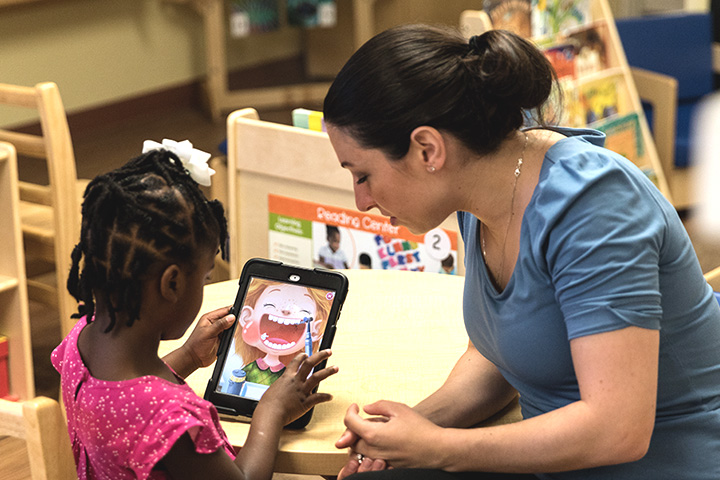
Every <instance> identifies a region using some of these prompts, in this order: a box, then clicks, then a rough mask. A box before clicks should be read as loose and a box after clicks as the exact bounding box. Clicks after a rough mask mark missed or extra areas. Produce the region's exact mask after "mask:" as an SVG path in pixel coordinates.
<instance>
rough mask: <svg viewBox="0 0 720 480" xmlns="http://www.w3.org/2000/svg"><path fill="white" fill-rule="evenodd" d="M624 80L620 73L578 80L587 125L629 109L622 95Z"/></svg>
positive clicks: (580, 99)
mask: <svg viewBox="0 0 720 480" xmlns="http://www.w3.org/2000/svg"><path fill="white" fill-rule="evenodd" d="M622 82H623V78H622V76H621V75H619V74H617V75H610V76H604V77H600V78H596V79H593V80H590V81H582V82H578V87H577V88H578V100H579V102H580V106H581V108H582V111H583V116H584V121H585V123H586V124H587V125H592V124H594V123H595V122H598V121H600V120H603V119H606V118H610V117H612V116H615V115H618V114H620V113H622V112H626V111H627V110H628V108H627V107H626V105H624V102H623V100H624V98H623V96H621V95H620V93H621V90H620V89H621V88H622Z"/></svg>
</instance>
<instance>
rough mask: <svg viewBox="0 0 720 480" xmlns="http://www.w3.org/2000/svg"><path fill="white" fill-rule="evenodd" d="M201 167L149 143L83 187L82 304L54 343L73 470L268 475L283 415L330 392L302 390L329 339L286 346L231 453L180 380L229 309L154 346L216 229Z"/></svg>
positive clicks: (78, 264) (78, 291) (210, 343)
mask: <svg viewBox="0 0 720 480" xmlns="http://www.w3.org/2000/svg"><path fill="white" fill-rule="evenodd" d="M171 148H172V147H171ZM175 151H176V152H178V153H179V154H180V155H181V157H183V158H184V157H185V156H186V155H185V154H184V153H183V151H182V150H179V149H175ZM187 156H188V157H190V156H191V155H187ZM199 170H202V168H200V169H198V166H197V164H196V162H195V161H194V159H193V161H185V160H181V158H180V157H179V156H178V155H176V153H173V152H170V151H168V150H166V149H163V148H161V149H156V150H150V151H149V152H147V153H145V154H143V155H142V156H140V157H138V158H136V159H134V160H131V161H130V162H129V163H128V164H126V165H125V166H123V167H121V168H119V169H117V170H115V171H112V172H110V173H107V174H104V175H101V176H99V177H97V178H95V179H94V180H93V181H92V182H90V184H89V185H88V188H87V190H86V191H85V200H84V203H83V207H82V230H81V236H80V243H78V244H77V246H76V247H75V250H74V251H73V255H72V262H73V263H72V268H71V272H70V276H69V278H68V289H69V290H70V292H71V293H72V294H73V296H75V298H76V299H77V300H78V301H79V302H80V307H79V311H80V315H81V316H82V318H81V319H80V321H79V322H78V323H77V325H76V326H75V327H74V328H73V330H72V332H71V333H70V334H69V335H68V336H67V338H65V339H64V340H63V342H62V343H61V344H60V346H58V347H57V348H56V349H55V351H54V352H53V355H52V361H53V365H54V366H55V368H56V369H57V370H58V371H59V372H60V374H61V376H62V396H63V401H64V403H65V408H66V410H67V418H68V430H69V433H70V437H71V442H72V446H73V453H74V457H75V463H76V465H77V470H78V476H79V477H80V479H86V478H90V479H94V478H108V479H114V480H116V479H123V478H133V479H134V478H140V479H144V478H154V479H157V478H174V479H190V478H223V479H225V478H228V479H243V478H253V479H256V478H257V479H269V478H271V477H272V470H273V464H274V460H275V456H276V452H277V447H278V442H279V437H280V433H281V430H282V427H283V426H284V425H286V424H288V423H290V422H291V421H293V420H294V419H296V418H298V417H300V416H301V415H302V414H303V413H305V412H306V411H307V410H308V409H310V408H311V407H313V406H314V405H316V404H318V403H321V402H326V401H329V400H330V398H331V397H330V395H327V394H322V393H312V391H313V389H314V388H315V387H316V386H317V384H318V382H320V381H321V380H322V379H325V378H327V377H328V376H330V375H332V374H334V373H336V372H337V368H335V367H329V368H326V369H323V370H321V371H318V372H315V373H313V374H312V375H310V376H309V377H308V375H309V374H310V372H311V370H312V368H313V367H314V366H316V365H317V364H318V363H320V362H321V361H322V360H324V359H326V358H327V357H328V356H329V355H330V352H329V351H322V352H319V353H317V354H315V355H313V356H312V357H310V358H308V357H307V355H305V354H301V355H298V356H297V357H295V358H294V359H293V360H292V362H291V363H290V364H289V365H288V368H287V370H286V373H285V374H284V375H283V376H282V377H281V378H280V379H279V380H278V381H276V382H275V383H274V384H273V386H272V387H271V388H270V389H269V390H268V391H267V392H266V393H265V395H264V396H263V398H262V400H261V401H260V403H259V405H258V407H257V409H256V410H255V414H254V418H253V422H252V425H251V428H250V432H249V434H248V438H247V441H246V443H245V446H244V447H243V449H242V450H241V451H240V453H239V454H237V457H236V456H235V455H236V454H235V452H234V450H233V447H232V446H231V445H230V443H229V441H228V439H227V437H226V436H225V434H224V432H223V430H222V428H221V426H220V423H219V420H218V415H217V411H216V410H215V408H214V406H213V405H212V404H210V403H209V402H207V401H205V400H203V399H202V398H200V397H198V396H197V395H196V394H195V393H194V392H193V391H192V390H191V389H190V387H189V386H188V385H187V384H185V382H184V381H183V378H184V377H185V376H187V375H188V374H190V373H191V372H193V371H194V370H195V369H197V368H200V367H204V366H207V365H210V364H211V363H212V362H213V361H214V360H215V355H216V351H217V347H218V336H219V335H220V334H221V333H222V331H223V330H225V329H227V328H229V327H230V326H231V325H232V323H233V322H234V321H235V319H234V317H233V316H231V315H229V309H228V308H221V309H218V310H215V311H213V312H210V313H208V314H205V315H204V316H202V317H201V318H200V320H199V322H198V325H197V327H196V328H195V330H194V331H193V333H192V334H191V336H190V337H189V339H188V341H187V342H186V343H185V344H184V345H183V346H182V347H181V348H180V349H178V350H176V351H174V352H172V353H171V354H169V355H168V356H166V357H165V358H164V359H161V358H159V357H158V355H157V351H158V345H159V343H160V341H161V340H170V339H177V338H180V337H181V336H182V335H183V334H184V333H185V331H186V329H187V328H188V326H190V324H191V323H192V322H193V319H194V318H195V317H196V315H197V313H198V310H199V309H200V305H201V303H202V298H203V287H204V285H205V283H206V281H207V280H208V278H209V275H210V273H211V272H212V269H213V262H214V258H215V255H216V253H217V251H218V246H219V245H224V244H225V242H226V240H227V230H226V223H225V218H224V213H223V208H222V205H221V204H220V203H219V202H217V201H207V200H206V198H205V197H204V195H203V194H202V192H201V190H200V189H199V187H198V185H197V183H196V181H195V180H193V178H196V177H197V173H198V171H199ZM191 171H192V172H193V173H192V174H191V173H190V172H191ZM201 173H202V172H201ZM205 174H206V177H207V178H209V177H208V176H207V168H206V167H205ZM191 175H192V177H191ZM197 178H199V177H197Z"/></svg>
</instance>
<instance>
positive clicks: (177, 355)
mask: <svg viewBox="0 0 720 480" xmlns="http://www.w3.org/2000/svg"><path fill="white" fill-rule="evenodd" d="M233 323H235V316H234V315H230V307H223V308H218V309H217V310H213V311H212V312H209V313H206V314H205V315H203V316H202V317H200V320H198V322H197V325H195V329H194V330H193V331H192V333H191V334H190V336H189V337H188V339H187V340H186V341H185V343H184V344H183V345H182V346H181V347H180V348H178V349H177V350H175V351H173V352H170V353H169V354H168V355H166V356H165V358H163V360H165V362H166V363H167V364H168V365H170V366H171V367H172V368H173V370H175V372H176V373H177V374H178V375H180V376H181V377H183V378H185V377H187V376H188V375H190V374H191V373H192V372H194V371H195V370H197V369H198V368H203V367H207V366H208V365H212V364H213V362H214V361H215V360H216V359H217V350H218V347H219V346H220V334H222V332H224V331H225V330H227V329H228V328H230V327H231V326H232V324H233Z"/></svg>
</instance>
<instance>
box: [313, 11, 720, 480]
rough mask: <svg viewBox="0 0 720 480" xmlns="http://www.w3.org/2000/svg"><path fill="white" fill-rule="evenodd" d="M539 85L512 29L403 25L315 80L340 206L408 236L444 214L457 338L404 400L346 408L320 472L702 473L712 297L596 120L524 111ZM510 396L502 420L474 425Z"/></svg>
mask: <svg viewBox="0 0 720 480" xmlns="http://www.w3.org/2000/svg"><path fill="white" fill-rule="evenodd" d="M555 84H556V79H555V75H554V73H553V70H552V68H551V66H550V64H549V63H548V61H547V60H546V59H545V57H544V56H543V54H542V53H541V52H539V51H538V50H537V49H536V48H535V47H534V46H533V45H532V44H531V43H529V42H528V41H526V40H524V39H522V38H520V37H518V36H516V35H514V34H511V33H509V32H505V31H500V30H494V31H489V32H487V33H485V34H483V35H481V36H479V37H473V38H472V39H471V40H470V41H469V42H468V41H467V40H465V39H464V38H463V37H462V36H460V35H459V34H458V33H456V32H454V31H451V30H445V29H442V28H436V27H430V26H422V25H415V26H403V27H397V28H394V29H391V30H388V31H386V32H384V33H381V34H379V35H377V36H376V37H374V38H372V39H371V40H370V41H368V42H367V43H366V44H365V45H364V46H363V47H361V48H360V49H359V50H358V51H357V52H356V53H355V54H354V55H353V56H352V58H350V60H349V61H348V62H347V64H346V65H345V66H344V68H343V69H342V71H341V72H340V73H339V74H338V76H337V78H336V79H335V81H334V82H333V84H332V86H331V88H330V90H329V92H328V94H327V97H326V98H325V105H324V114H325V121H326V123H327V126H328V128H327V130H328V134H329V136H330V140H331V142H332V145H333V147H334V149H335V151H336V153H337V156H338V158H339V160H340V164H341V165H342V167H344V168H346V169H347V170H348V171H349V172H350V173H351V174H352V177H353V180H354V184H355V187H354V188H355V198H356V202H357V206H358V208H359V209H360V210H363V211H366V210H370V209H373V208H377V209H378V210H379V211H380V212H381V213H382V214H383V215H386V216H388V217H390V219H391V222H392V223H393V224H395V225H405V226H406V227H408V228H409V229H410V230H411V231H413V232H415V233H422V232H426V231H428V230H430V229H432V228H434V227H436V226H438V225H439V224H440V223H441V222H442V221H443V220H444V219H445V218H447V217H448V215H450V214H452V213H454V212H457V217H458V222H459V225H460V231H461V234H462V236H463V239H464V243H465V249H466V251H465V262H466V265H465V267H466V279H465V295H464V317H465V326H466V329H467V333H468V335H469V338H470V343H469V345H468V349H467V351H466V353H465V354H464V355H463V356H462V357H461V358H460V359H459V360H458V362H457V365H456V366H455V368H454V369H453V370H452V371H451V372H450V374H449V377H448V379H447V381H446V382H445V383H444V385H443V386H442V387H441V388H440V389H439V390H438V391H437V392H435V393H434V394H432V395H431V396H429V397H428V398H427V399H425V400H423V401H422V402H421V403H420V404H418V405H416V406H414V407H412V408H411V407H410V406H406V405H402V404H399V403H394V402H392V401H389V400H380V401H378V402H376V403H373V404H371V405H366V406H364V407H363V410H364V412H365V414H366V415H363V416H361V415H360V412H359V409H358V407H357V406H355V405H353V406H351V407H350V409H349V410H348V412H347V415H346V418H345V424H346V425H347V431H346V433H345V434H343V436H342V437H341V438H340V439H339V440H338V442H337V446H338V447H339V448H347V447H350V449H351V456H350V459H349V461H348V463H347V464H346V466H345V468H344V469H343V471H342V472H341V473H340V478H344V477H346V476H348V475H350V474H354V475H353V479H355V478H357V480H361V479H362V480H370V479H414V480H420V479H455V478H462V479H490V478H501V479H515V478H517V479H520V478H523V479H525V478H527V479H533V478H542V479H584V480H588V479H627V480H629V479H643V480H647V479H653V480H658V479H668V480H669V479H673V480H676V479H683V480H700V479H707V480H710V479H713V480H717V479H718V478H720V307H719V306H718V303H717V301H716V300H715V299H714V297H713V294H712V291H711V288H710V287H709V286H708V284H707V283H706V282H705V281H704V279H703V276H702V272H701V270H700V266H699V264H698V261H697V258H696V256H695V253H694V250H693V247H692V245H691V243H690V240H689V238H688V236H687V234H686V232H685V230H684V228H683V225H682V223H681V221H680V219H679V218H678V215H677V214H676V212H675V210H674V209H673V207H672V205H670V204H669V203H668V202H667V201H666V200H665V198H664V197H663V196H662V195H661V194H660V192H659V191H658V190H657V189H656V188H655V186H654V185H653V184H652V182H650V181H649V180H648V179H647V178H646V177H645V175H644V174H643V173H642V172H641V171H640V170H639V169H638V168H637V167H636V166H635V165H633V164H632V163H631V162H629V161H628V160H626V159H625V158H623V157H621V156H620V155H617V154H615V153H613V152H611V151H609V150H606V149H604V148H603V147H602V145H603V141H604V135H603V134H602V133H600V132H598V131H595V130H590V129H582V130H580V129H570V128H557V127H550V126H547V124H546V123H545V122H544V121H543V120H542V115H541V114H542V112H543V106H544V105H545V104H546V101H547V100H548V98H549V97H550V96H551V92H552V91H553V88H554V85H555ZM530 118H533V119H534V121H533V122H532V123H533V125H536V126H535V127H533V128H526V127H525V125H526V124H529V123H530V121H529V119H530ZM537 125H539V126H537ZM388 321H392V319H388ZM441 329H442V327H441V326H440V327H438V334H439V335H441V334H442V330H441ZM428 343H429V344H431V343H432V338H428ZM410 371H412V370H410ZM418 381H422V379H421V378H418ZM518 393H519V394H520V404H521V407H522V414H523V418H524V419H523V420H522V421H520V422H517V423H514V424H510V425H502V426H493V427H486V428H480V427H476V425H477V424H478V423H479V422H481V421H482V420H484V419H486V418H488V417H490V416H491V415H493V414H494V413H496V412H498V411H499V410H501V409H502V408H503V407H504V406H506V405H507V404H508V403H509V402H510V401H511V400H512V399H513V398H514V397H515V396H516V395H517V394H518ZM368 416H369V417H370V418H368ZM388 467H392V469H387V468H388Z"/></svg>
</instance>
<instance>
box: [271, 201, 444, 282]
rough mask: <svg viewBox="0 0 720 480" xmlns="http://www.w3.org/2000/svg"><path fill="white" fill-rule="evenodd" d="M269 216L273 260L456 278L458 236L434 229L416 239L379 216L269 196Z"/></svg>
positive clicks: (312, 265)
mask: <svg viewBox="0 0 720 480" xmlns="http://www.w3.org/2000/svg"><path fill="white" fill-rule="evenodd" d="M268 212H269V232H268V251H269V255H270V258H271V259H273V260H278V261H281V262H285V263H290V264H295V265H300V266H304V267H322V268H331V269H346V268H351V269H352V268H363V269H368V268H372V269H383V270H409V271H415V272H431V273H449V274H455V273H456V266H457V242H458V239H457V232H453V231H449V230H445V229H443V228H435V229H433V230H431V231H430V232H428V233H426V234H425V235H424V236H419V235H414V234H412V233H411V232H410V231H409V230H407V229H406V228H405V227H402V226H395V225H391V224H390V221H389V220H388V219H387V218H385V217H383V216H381V215H375V214H370V213H364V212H359V211H357V210H352V209H347V208H341V207H335V206H331V205H323V204H318V203H314V202H308V201H304V200H298V199H294V198H288V197H282V196H279V195H272V194H271V195H268ZM443 262H444V264H443Z"/></svg>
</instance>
